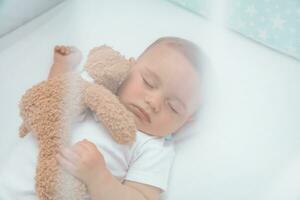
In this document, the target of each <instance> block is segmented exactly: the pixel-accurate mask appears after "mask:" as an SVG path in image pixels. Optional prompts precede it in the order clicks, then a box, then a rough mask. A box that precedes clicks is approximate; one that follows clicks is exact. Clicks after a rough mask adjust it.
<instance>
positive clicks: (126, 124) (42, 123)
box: [19, 45, 136, 200]
mask: <svg viewBox="0 0 300 200" xmlns="http://www.w3.org/2000/svg"><path fill="white" fill-rule="evenodd" d="M132 63H133V62H132V60H131V59H126V58H125V57H124V56H122V55H121V54H120V53H119V52H117V51H115V50H113V49H112V48H111V47H108V46H104V45H103V46H100V47H96V48H93V49H92V50H91V51H90V52H89V55H88V58H87V61H86V63H85V65H84V72H83V73H78V72H74V71H72V72H71V71H70V72H67V73H64V74H62V75H59V76H57V77H54V78H52V79H49V80H47V81H42V82H41V83H38V84H37V85H35V86H33V87H32V88H30V89H29V90H27V91H26V92H25V94H24V95H23V96H22V98H21V101H20V105H19V106H20V115H21V117H22V120H23V122H22V124H21V126H20V130H19V134H20V136H21V137H24V136H26V134H28V133H29V132H30V133H33V134H34V135H35V136H36V138H37V141H38V148H39V154H38V158H37V159H38V160H37V167H36V177H35V188H36V193H37V196H38V198H39V199H41V200H66V199H68V200H77V199H78V200H79V199H80V200H82V199H84V198H85V197H86V194H87V188H86V186H85V185H84V184H83V183H82V182H80V180H78V179H76V178H75V177H73V176H72V175H70V174H68V173H67V172H65V171H64V170H63V169H62V168H61V167H60V166H59V164H58V161H57V159H56V154H57V153H58V152H59V150H60V148H61V147H62V146H68V145H70V137H71V134H72V133H70V127H71V126H72V124H73V123H76V122H77V121H76V120H77V119H78V117H79V116H80V115H81V114H82V113H83V112H85V111H86V110H87V109H90V110H91V111H92V112H93V113H94V115H96V117H97V119H98V120H99V121H100V122H101V123H102V125H103V126H104V127H105V128H106V129H107V132H108V133H109V134H110V135H111V137H112V138H113V139H114V140H115V141H116V142H117V143H119V144H131V143H133V141H134V140H135V132H136V127H135V123H134V117H133V115H132V113H130V112H129V111H128V110H127V109H126V108H125V106H124V105H123V104H122V103H121V102H120V101H119V99H118V97H117V96H116V92H117V90H118V88H119V86H120V85H121V83H122V82H123V81H124V80H125V78H126V77H127V75H128V73H129V71H130V68H131V66H132ZM84 73H85V77H88V78H84V76H82V74H84Z"/></svg>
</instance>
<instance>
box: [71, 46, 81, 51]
mask: <svg viewBox="0 0 300 200" xmlns="http://www.w3.org/2000/svg"><path fill="white" fill-rule="evenodd" d="M69 49H70V51H71V52H76V51H79V50H78V48H77V47H75V46H69Z"/></svg>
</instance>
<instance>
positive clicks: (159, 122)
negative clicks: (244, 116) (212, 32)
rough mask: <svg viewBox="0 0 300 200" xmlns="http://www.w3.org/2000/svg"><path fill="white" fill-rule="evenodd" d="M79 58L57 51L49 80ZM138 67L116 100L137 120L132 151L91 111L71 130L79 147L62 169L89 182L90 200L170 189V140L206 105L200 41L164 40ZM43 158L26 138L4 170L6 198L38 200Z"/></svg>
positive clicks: (0, 191)
mask: <svg viewBox="0 0 300 200" xmlns="http://www.w3.org/2000/svg"><path fill="white" fill-rule="evenodd" d="M81 58H82V56H81V52H80V51H79V50H78V49H77V48H76V47H69V46H56V47H55V49H54V63H53V65H52V67H51V70H50V73H49V77H48V78H49V79H51V78H52V77H55V76H57V75H59V74H62V73H65V72H68V71H70V70H72V69H73V68H74V67H75V66H76V65H78V64H79V63H80V61H81ZM132 62H134V64H133V66H132V68H131V71H130V73H129V76H128V77H127V79H126V80H125V81H124V82H123V83H122V85H121V87H120V88H119V90H118V91H117V95H118V97H119V99H120V101H121V103H122V104H123V105H124V106H125V107H126V108H127V109H128V110H129V111H130V112H131V113H132V114H133V115H134V121H135V124H136V127H137V130H136V140H135V142H134V143H133V145H131V146H127V145H121V144H117V143H116V142H115V141H114V140H113V139H112V138H111V137H109V135H108V134H107V133H105V130H104V127H102V126H100V128H99V122H97V119H96V118H95V117H94V116H93V115H92V113H90V112H88V111H87V113H86V115H85V118H84V119H83V122H84V123H78V124H75V125H74V127H72V144H73V145H72V146H71V147H68V148H67V147H66V148H63V149H62V150H61V151H60V153H59V154H58V155H57V159H58V161H59V163H60V165H61V166H62V167H63V168H64V169H65V170H66V171H67V172H69V173H70V174H72V175H73V176H75V177H76V178H78V179H79V180H81V181H82V182H83V183H84V184H86V186H87V189H88V193H89V198H91V199H99V200H100V199H105V200H112V199H124V200H126V199H130V200H134V199H138V200H142V199H145V200H146V199H147V200H158V199H159V198H160V194H161V192H163V191H165V190H166V189H167V185H168V178H169V174H170V170H171V166H172V162H173V159H174V156H175V153H174V149H173V144H172V140H170V139H167V138H169V136H170V135H172V134H174V133H176V132H177V131H178V130H179V129H180V128H182V127H183V126H184V125H186V124H187V123H188V122H189V121H191V120H193V118H194V116H195V114H196V112H197V110H198V108H199V107H200V104H201V95H200V84H201V78H200V75H201V73H200V69H201V68H202V67H203V65H204V64H205V62H204V55H203V54H202V53H201V51H200V50H199V48H198V47H197V46H196V45H195V44H194V43H192V42H190V41H188V40H185V39H182V38H176V37H163V38H159V39H158V40H156V41H155V42H153V43H152V44H151V45H150V46H149V47H147V48H146V50H145V51H144V52H143V53H142V54H141V55H140V56H139V57H138V59H137V60H136V61H132ZM37 154H38V146H37V144H36V141H35V138H34V136H32V135H28V137H26V138H25V141H22V143H20V145H19V146H17V148H16V149H15V151H14V152H13V153H12V156H11V157H10V158H9V160H8V161H7V162H6V164H5V166H4V167H3V170H2V171H1V172H0V177H1V180H0V199H37V196H36V193H35V189H34V176H35V166H36V162H37ZM18 155H22V157H21V158H20V156H18ZM20 166H22V167H20Z"/></svg>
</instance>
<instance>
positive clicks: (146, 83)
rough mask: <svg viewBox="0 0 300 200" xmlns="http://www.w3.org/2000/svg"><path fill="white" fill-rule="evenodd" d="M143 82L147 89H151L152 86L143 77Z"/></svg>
mask: <svg viewBox="0 0 300 200" xmlns="http://www.w3.org/2000/svg"><path fill="white" fill-rule="evenodd" d="M143 81H144V83H145V84H146V85H147V86H148V87H150V88H153V86H152V85H151V84H150V83H149V82H148V81H147V80H146V79H145V78H144V77H143Z"/></svg>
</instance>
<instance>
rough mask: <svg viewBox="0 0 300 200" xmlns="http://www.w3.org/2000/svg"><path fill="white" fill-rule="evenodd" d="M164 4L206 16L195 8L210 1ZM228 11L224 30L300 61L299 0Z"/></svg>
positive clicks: (255, 2) (234, 6)
mask: <svg viewBox="0 0 300 200" xmlns="http://www.w3.org/2000/svg"><path fill="white" fill-rule="evenodd" d="M0 1H1V0H0ZM168 1H174V2H180V3H181V5H182V4H183V6H184V7H188V8H189V9H199V10H196V12H198V13H202V14H203V13H204V14H205V15H206V16H207V15H208V14H209V12H205V11H207V10H205V9H207V8H209V7H204V6H198V7H197V6H195V5H196V2H197V3H198V2H199V4H201V3H203V2H206V3H208V2H210V0H168ZM187 2H188V3H187ZM191 2H194V3H195V4H194V3H191ZM197 5H198V4H197ZM228 9H229V10H228V13H227V14H228V21H227V22H228V24H227V25H228V27H230V28H231V29H233V30H234V31H237V32H239V33H241V34H242V35H244V36H246V37H250V38H252V39H253V40H257V41H259V42H260V43H262V44H264V45H267V46H270V47H273V48H274V49H278V50H279V51H281V52H284V53H286V54H289V55H292V56H294V57H296V58H297V59H299V60H300V40H299V38H300V37H299V36H300V0H286V1H282V0H248V1H241V0H233V1H232V2H231V7H228Z"/></svg>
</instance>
